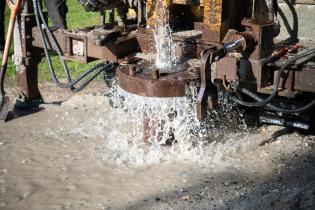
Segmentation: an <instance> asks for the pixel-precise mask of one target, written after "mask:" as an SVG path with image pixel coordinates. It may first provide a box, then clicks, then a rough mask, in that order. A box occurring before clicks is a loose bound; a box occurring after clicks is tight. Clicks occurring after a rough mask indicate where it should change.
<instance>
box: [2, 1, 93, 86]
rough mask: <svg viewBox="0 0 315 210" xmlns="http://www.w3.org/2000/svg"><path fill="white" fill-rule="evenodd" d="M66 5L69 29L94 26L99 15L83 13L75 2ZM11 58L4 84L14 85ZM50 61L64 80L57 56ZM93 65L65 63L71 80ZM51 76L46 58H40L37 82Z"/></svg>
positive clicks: (6, 14)
mask: <svg viewBox="0 0 315 210" xmlns="http://www.w3.org/2000/svg"><path fill="white" fill-rule="evenodd" d="M67 5H68V8H69V12H68V14H67V24H68V28H69V29H73V28H82V27H86V26H91V25H96V24H98V21H99V14H98V13H91V12H86V11H84V9H83V7H82V6H81V5H80V3H78V1H77V0H67ZM5 16H6V19H5V21H6V26H7V24H8V19H9V16H10V11H9V9H8V8H6V13H5ZM12 53H13V47H11V50H10V54H11V55H12ZM11 58H12V57H11V56H10V58H9V63H8V69H7V75H6V83H7V84H11V85H12V84H15V81H16V73H15V66H14V63H13V62H12V59H11ZM52 61H53V65H54V69H55V70H56V73H57V75H58V77H59V78H65V74H64V73H63V69H62V66H61V64H60V62H59V59H58V57H57V56H52ZM93 64H95V62H93V63H90V64H86V65H85V64H80V63H77V62H67V66H68V68H69V71H70V73H71V76H72V78H74V77H76V76H78V75H80V74H81V73H82V72H83V71H85V70H86V69H87V68H89V67H90V66H92V65H93ZM50 80H51V76H50V73H49V70H48V65H47V61H46V58H45V57H43V58H42V62H41V63H40V64H39V81H40V82H43V81H50Z"/></svg>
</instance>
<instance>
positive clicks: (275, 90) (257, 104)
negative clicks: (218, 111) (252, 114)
mask: <svg viewBox="0 0 315 210" xmlns="http://www.w3.org/2000/svg"><path fill="white" fill-rule="evenodd" d="M312 54H314V55H315V49H310V50H307V51H305V52H302V53H300V54H298V55H296V56H294V57H292V58H290V59H289V60H287V61H286V62H285V63H284V64H283V65H282V67H281V68H280V70H279V72H278V75H277V78H276V82H275V84H274V87H273V90H272V93H271V95H270V96H269V97H267V98H266V99H263V100H261V101H257V102H245V101H242V100H239V99H238V98H237V97H235V96H232V99H233V100H234V101H235V102H237V103H238V104H240V105H242V106H247V107H263V106H266V105H267V104H268V103H270V102H271V100H272V99H274V97H275V96H277V93H278V87H279V84H280V79H281V74H282V73H283V72H284V70H285V69H286V68H287V67H289V66H290V65H292V63H293V62H295V61H296V60H299V59H301V58H303V57H306V56H309V55H312ZM314 55H313V56H314Z"/></svg>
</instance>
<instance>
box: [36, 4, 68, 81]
mask: <svg viewBox="0 0 315 210" xmlns="http://www.w3.org/2000/svg"><path fill="white" fill-rule="evenodd" d="M36 3H37V12H38V14H39V16H40V18H41V20H42V23H43V25H44V28H45V30H46V33H47V34H48V36H49V39H50V42H51V43H52V47H53V49H54V50H55V51H56V52H57V54H58V57H59V60H60V62H61V64H62V67H63V69H64V71H65V73H66V77H67V80H68V82H71V77H70V74H69V70H68V67H67V65H66V63H65V61H64V59H62V56H63V55H62V52H61V49H60V47H59V45H58V43H57V41H56V39H55V37H54V35H53V34H52V33H51V31H50V29H49V27H48V25H47V23H46V20H45V17H44V14H43V12H42V9H41V4H40V2H39V0H36ZM34 10H35V8H34ZM40 29H42V28H40Z"/></svg>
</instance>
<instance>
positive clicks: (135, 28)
mask: <svg viewBox="0 0 315 210" xmlns="http://www.w3.org/2000/svg"><path fill="white" fill-rule="evenodd" d="M81 2H82V1H81ZM83 2H84V5H85V6H86V7H88V6H91V5H90V4H89V3H91V1H88V0H87V1H83ZM93 2H94V4H92V5H96V4H95V2H97V1H96V0H95V1H93ZM93 2H92V3H93ZM100 2H102V1H100ZM135 2H136V4H135V5H134V6H133V9H135V10H136V13H137V16H136V17H134V18H128V17H127V15H124V14H122V15H123V17H124V18H121V20H120V21H116V20H115V19H114V18H111V17H112V15H109V17H110V18H109V20H106V21H105V19H106V18H105V16H104V12H105V13H106V11H107V10H108V11H112V9H113V8H106V7H103V6H99V7H97V6H95V7H93V11H95V10H97V11H102V12H103V13H102V14H103V16H101V18H100V20H101V21H100V25H98V26H91V27H87V28H83V29H76V30H65V29H53V28H49V27H48V26H47V15H46V13H44V12H43V11H42V10H41V8H40V6H39V3H38V0H33V1H29V0H27V1H25V4H24V7H23V10H22V12H21V14H20V15H19V19H18V24H17V25H18V26H17V30H16V34H18V35H17V36H18V37H19V38H20V40H19V42H16V43H19V44H20V46H19V47H18V48H17V49H16V50H17V52H18V53H17V54H19V55H20V57H16V60H17V62H16V64H17V67H16V70H17V78H18V79H17V80H18V87H19V89H20V95H21V96H22V98H23V100H24V101H32V100H34V99H36V98H38V97H40V92H39V90H38V84H37V83H38V80H37V72H38V67H37V66H38V64H39V62H40V61H41V59H42V56H43V52H45V56H46V57H49V54H48V51H50V50H53V51H56V52H57V54H58V55H59V56H60V58H61V60H62V62H64V61H65V60H71V61H76V62H81V63H89V62H91V61H94V60H100V61H102V64H101V65H99V66H96V67H94V68H92V69H89V70H88V71H87V72H86V74H84V75H82V77H79V78H78V79H76V80H71V78H70V76H68V83H67V84H61V83H60V82H58V80H57V78H56V76H55V75H54V71H53V70H51V73H52V76H53V79H54V81H55V82H56V83H57V84H58V86H60V87H64V88H71V89H73V90H74V91H79V90H81V89H82V88H83V87H85V86H86V84H88V83H89V82H90V81H91V80H92V79H93V78H95V77H96V76H95V75H97V74H99V73H100V72H102V71H105V72H106V71H107V72H108V71H112V72H114V75H115V77H116V79H117V82H118V85H119V87H120V88H122V89H123V90H125V91H127V92H129V93H132V94H136V95H139V96H143V97H158V98H161V97H184V96H185V94H186V91H185V90H186V89H187V87H189V86H193V87H196V88H197V90H198V95H197V97H196V113H197V117H198V119H199V120H200V121H205V120H206V119H207V111H208V110H211V109H216V108H217V106H219V104H218V92H219V91H223V92H224V93H225V94H226V95H227V96H228V97H229V98H230V99H231V100H232V101H234V102H235V103H236V104H238V105H239V106H241V107H246V108H249V109H252V110H254V111H255V112H257V113H258V112H259V114H260V116H259V119H260V121H261V122H263V123H271V124H278V125H283V126H289V127H294V128H298V129H305V130H310V129H312V123H311V122H312V118H314V110H315V108H314V107H315V63H314V56H315V49H314V48H313V47H314V45H315V22H314V21H313V20H314V19H315V1H314V0H295V1H291V0H282V1H280V0H278V1H277V0H259V1H257V0H147V1H142V0H139V1H135ZM89 8H91V7H89ZM127 12H128V9H127V10H125V13H127ZM111 14H112V13H111ZM107 16H108V15H107ZM121 22H123V24H121ZM159 25H162V26H165V25H167V26H168V28H169V30H168V31H167V33H169V34H170V35H171V37H172V43H173V46H171V50H172V51H173V52H174V56H175V58H176V62H175V63H174V64H173V65H171V66H168V67H161V66H159V65H157V64H156V62H155V61H152V59H148V58H147V57H148V56H144V55H152V54H153V55H155V54H156V53H157V49H156V41H157V40H156V34H157V33H158V32H159V30H160V29H159ZM139 54H140V55H142V56H139ZM153 60H154V59H153ZM48 63H49V62H48ZM65 72H66V73H67V69H66V68H65ZM89 74H92V76H91V77H90V78H88V79H87V81H85V82H84V84H83V86H80V87H77V88H75V85H76V84H78V82H79V81H80V80H82V79H83V78H85V77H86V76H87V75H89Z"/></svg>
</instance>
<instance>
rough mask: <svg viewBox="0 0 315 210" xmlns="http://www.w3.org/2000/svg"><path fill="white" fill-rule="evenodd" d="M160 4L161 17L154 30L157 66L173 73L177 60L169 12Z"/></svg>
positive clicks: (161, 69)
mask: <svg viewBox="0 0 315 210" xmlns="http://www.w3.org/2000/svg"><path fill="white" fill-rule="evenodd" d="M158 4H159V5H158V8H159V9H158V12H159V15H158V18H157V22H156V25H155V29H154V41H155V49H156V66H157V68H159V69H160V71H162V72H163V71H165V72H171V67H172V66H173V65H175V64H176V60H177V59H176V56H175V47H174V42H173V37H172V29H171V27H170V24H169V11H167V10H165V8H164V6H163V2H162V1H160V0H159V1H158Z"/></svg>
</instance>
